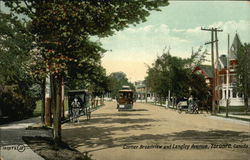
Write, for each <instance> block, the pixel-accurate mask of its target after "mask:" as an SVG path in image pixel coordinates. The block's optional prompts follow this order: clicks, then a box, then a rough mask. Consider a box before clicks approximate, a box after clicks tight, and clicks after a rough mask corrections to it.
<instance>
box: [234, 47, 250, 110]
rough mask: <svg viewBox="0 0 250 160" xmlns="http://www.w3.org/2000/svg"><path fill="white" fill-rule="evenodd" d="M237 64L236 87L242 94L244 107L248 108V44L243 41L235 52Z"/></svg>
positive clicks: (249, 88)
mask: <svg viewBox="0 0 250 160" xmlns="http://www.w3.org/2000/svg"><path fill="white" fill-rule="evenodd" d="M237 61H238V66H237V68H236V73H237V88H238V91H239V92H240V93H242V94H243V95H244V102H245V107H246V109H247V110H249V108H248V107H249V106H248V105H249V104H248V98H249V95H250V63H249V62H250V44H249V43H248V44H247V43H245V44H244V45H242V46H241V47H240V49H239V52H238V53H237Z"/></svg>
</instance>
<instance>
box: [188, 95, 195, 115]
mask: <svg viewBox="0 0 250 160" xmlns="http://www.w3.org/2000/svg"><path fill="white" fill-rule="evenodd" d="M193 102H194V100H193V96H192V95H191V96H190V97H189V98H188V112H191V111H192V109H193Z"/></svg>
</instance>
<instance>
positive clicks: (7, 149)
mask: <svg viewBox="0 0 250 160" xmlns="http://www.w3.org/2000/svg"><path fill="white" fill-rule="evenodd" d="M39 122H40V118H39V117H36V118H30V119H26V120H22V121H18V122H13V123H10V124H5V125H1V126H0V139H1V142H0V146H1V150H0V158H2V159H3V160H43V158H42V157H40V156H38V155H37V154H35V153H34V152H33V151H32V150H31V149H30V148H29V147H28V145H27V144H25V143H24V141H23V140H22V136H46V137H47V136H51V134H50V133H49V131H42V130H26V129H25V128H27V127H28V126H29V125H32V124H34V123H39Z"/></svg>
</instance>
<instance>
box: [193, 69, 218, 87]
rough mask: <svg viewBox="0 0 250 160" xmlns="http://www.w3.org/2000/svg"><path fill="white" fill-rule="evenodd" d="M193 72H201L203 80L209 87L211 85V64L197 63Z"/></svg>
mask: <svg viewBox="0 0 250 160" xmlns="http://www.w3.org/2000/svg"><path fill="white" fill-rule="evenodd" d="M193 72H194V73H197V74H202V75H203V76H204V77H205V81H206V83H207V85H208V86H209V87H212V86H213V70H212V66H209V65H199V66H196V67H195V68H194V70H193Z"/></svg>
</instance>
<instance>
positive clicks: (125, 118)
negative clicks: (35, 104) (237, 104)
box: [62, 102, 249, 160]
mask: <svg viewBox="0 0 250 160" xmlns="http://www.w3.org/2000/svg"><path fill="white" fill-rule="evenodd" d="M62 128H63V135H62V137H63V139H64V140H65V141H66V142H67V143H68V144H70V145H71V146H73V147H74V148H77V150H79V151H81V152H89V153H90V154H92V155H93V158H94V159H110V160H116V159H145V160H150V159H159V160H163V159H197V160H198V159H201V158H202V159H209V160H210V159H211V160H212V159H216V160H217V159H232V160H234V159H248V158H249V147H246V146H249V122H244V121H237V120H232V121H230V120H225V119H219V118H217V117H215V116H210V115H209V114H206V113H204V114H199V115H194V114H179V113H178V112H177V111H175V110H172V109H165V108H164V107H159V106H154V105H151V104H143V103H135V105H134V110H133V111H130V112H124V111H120V112H117V110H116V103H114V102H107V103H106V105H105V106H104V107H103V108H101V109H99V110H97V111H95V112H93V115H92V120H91V121H89V122H86V121H84V120H80V123H77V124H74V125H72V124H65V125H63V127H62ZM227 145H230V146H227ZM160 146H161V148H159V147H160ZM164 146H165V148H164ZM240 146H242V147H243V148H241V147H240ZM244 146H245V147H246V148H244ZM238 147H239V148H238Z"/></svg>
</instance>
